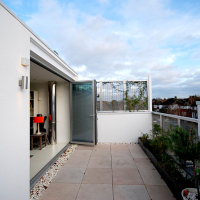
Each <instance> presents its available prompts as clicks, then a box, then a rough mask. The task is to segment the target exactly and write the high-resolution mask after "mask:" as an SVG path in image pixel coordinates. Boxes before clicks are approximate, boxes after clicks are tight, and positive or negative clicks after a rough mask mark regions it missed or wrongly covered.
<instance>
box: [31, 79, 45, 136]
mask: <svg viewBox="0 0 200 200" xmlns="http://www.w3.org/2000/svg"><path fill="white" fill-rule="evenodd" d="M30 90H35V91H38V99H39V101H38V113H37V114H42V115H43V116H47V120H46V121H45V124H44V128H45V129H46V130H47V132H48V128H49V118H48V117H49V115H48V95H49V93H48V83H31V84H30ZM37 114H36V115H35V116H37ZM35 125H36V124H35ZM35 130H36V129H35Z"/></svg>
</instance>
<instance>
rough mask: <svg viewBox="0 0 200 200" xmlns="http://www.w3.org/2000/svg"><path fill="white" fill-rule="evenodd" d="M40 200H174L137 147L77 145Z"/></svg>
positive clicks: (135, 145) (134, 145)
mask: <svg viewBox="0 0 200 200" xmlns="http://www.w3.org/2000/svg"><path fill="white" fill-rule="evenodd" d="M40 200H175V198H174V197H173V194H172V193H171V191H170V190H169V188H168V187H167V185H166V183H165V182H164V181H163V179H162V178H161V176H160V175H159V173H158V172H157V171H156V169H155V168H154V166H153V164H152V163H151V162H150V160H149V159H148V158H147V156H146V155H145V153H144V152H143V150H142V149H141V148H140V146H139V145H137V144H133V145H132V144H131V145H115V144H114V145H106V144H105V145H104V144H98V145H96V146H92V147H91V146H83V145H78V146H77V148H76V150H75V151H74V153H73V154H72V155H71V156H70V158H69V160H68V161H67V162H66V164H65V165H64V166H63V167H62V169H61V170H60V171H59V173H58V175H57V176H56V178H55V179H54V180H53V182H52V183H51V184H50V186H49V187H48V189H47V190H46V191H45V192H44V194H43V195H42V197H41V198H40Z"/></svg>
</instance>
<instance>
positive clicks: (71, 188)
mask: <svg viewBox="0 0 200 200" xmlns="http://www.w3.org/2000/svg"><path fill="white" fill-rule="evenodd" d="M79 188H80V184H67V183H51V184H50V186H49V187H48V188H47V190H46V191H45V192H44V194H43V195H42V196H41V197H40V200H47V199H48V200H55V199H56V200H75V199H76V196H77V194H78V191H79Z"/></svg>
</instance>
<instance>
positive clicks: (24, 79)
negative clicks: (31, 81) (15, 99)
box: [19, 76, 28, 89]
mask: <svg viewBox="0 0 200 200" xmlns="http://www.w3.org/2000/svg"><path fill="white" fill-rule="evenodd" d="M19 86H21V89H28V76H22V80H19Z"/></svg>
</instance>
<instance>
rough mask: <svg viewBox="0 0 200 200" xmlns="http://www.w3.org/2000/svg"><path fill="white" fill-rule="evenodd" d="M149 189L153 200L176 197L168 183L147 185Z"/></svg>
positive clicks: (167, 199) (172, 199) (166, 199)
mask: <svg viewBox="0 0 200 200" xmlns="http://www.w3.org/2000/svg"><path fill="white" fill-rule="evenodd" d="M146 188H147V191H148V193H149V195H150V197H151V199H152V200H161V199H162V200H175V199H176V198H175V197H174V195H173V194H172V192H171V191H170V189H169V188H168V187H167V186H166V185H157V186H155V185H147V186H146Z"/></svg>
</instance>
